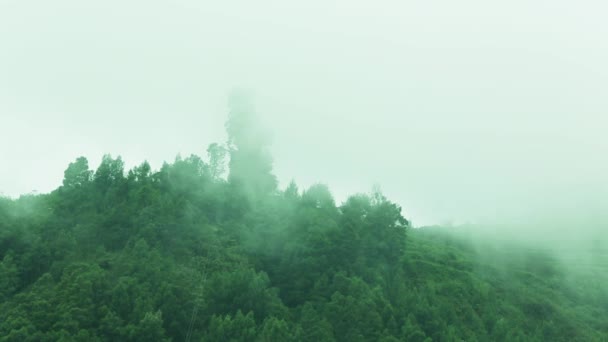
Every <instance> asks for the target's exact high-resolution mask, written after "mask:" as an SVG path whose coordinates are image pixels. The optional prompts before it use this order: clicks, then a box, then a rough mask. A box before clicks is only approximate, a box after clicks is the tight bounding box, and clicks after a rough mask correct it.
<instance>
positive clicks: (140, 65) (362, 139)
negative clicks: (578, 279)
mask: <svg viewBox="0 0 608 342" xmlns="http://www.w3.org/2000/svg"><path fill="white" fill-rule="evenodd" d="M607 11H608V5H606V4H605V2H603V1H585V0H582V1H560V0H555V1H521V0H516V1H502V2H493V1H482V0H475V1H466V0H465V1H453V0H442V1H378V0H369V1H353V0H349V1H345V0H344V1H342V0H340V1H325V0H323V1H322V0H307V1H298V2H291V1H226V0H223V1H200V0H198V1H194V0H192V1H185V0H182V1H114V0H111V1H109V0H105V1H76V0H74V1H67V0H56V1H32V0H0V163H1V167H0V193H4V194H5V195H10V196H16V195H18V194H21V193H28V192H30V191H32V190H37V191H40V192H47V191H50V190H52V189H54V188H55V187H57V186H59V185H60V184H61V180H62V178H63V171H64V170H65V168H66V167H67V165H68V164H69V162H70V161H72V160H74V159H75V158H76V157H78V156H80V155H84V156H86V157H87V158H89V161H90V162H91V166H92V167H97V164H98V163H99V161H100V160H101V156H102V155H103V154H104V153H111V154H113V155H122V157H123V158H124V159H125V161H126V163H127V166H129V167H131V166H134V165H136V164H139V163H140V162H142V161H143V160H145V159H147V160H149V161H150V162H151V164H152V166H153V167H155V168H158V167H159V166H160V165H161V163H162V161H164V160H168V161H172V160H173V159H174V157H175V156H176V154H177V153H181V154H182V155H189V154H190V153H196V154H199V155H204V154H205V149H206V147H207V145H208V144H209V143H211V142H216V141H223V140H224V139H225V132H224V126H223V124H224V120H225V119H226V109H227V106H226V99H227V95H228V93H229V91H230V89H232V88H233V87H235V86H239V87H247V88H249V89H253V90H254V91H255V97H256V101H257V107H258V111H259V115H260V118H261V120H263V122H264V123H265V124H266V125H268V127H269V128H270V129H271V130H272V131H273V133H274V146H273V154H274V157H275V171H276V174H277V175H278V177H279V179H280V181H281V184H282V185H285V184H286V183H288V182H289V180H291V179H292V178H293V179H295V180H296V182H297V183H298V184H300V185H301V186H302V187H306V186H309V185H311V184H313V183H315V182H323V183H326V184H328V185H329V186H330V188H331V189H332V191H333V192H334V194H335V195H336V197H337V199H338V200H342V199H344V196H345V195H346V194H351V193H355V192H364V191H368V190H370V189H371V188H372V185H373V184H374V183H378V184H380V185H381V187H382V189H383V191H384V192H385V194H386V195H387V196H388V197H389V198H391V199H392V200H395V201H397V202H398V203H400V204H401V205H402V206H403V208H404V213H405V215H406V216H407V217H410V218H413V221H414V224H426V223H436V222H437V223H441V222H445V221H450V220H454V221H456V222H462V221H468V220H472V221H477V220H496V219H504V218H510V219H517V217H523V216H525V215H530V214H534V213H554V212H555V213H561V214H564V213H568V212H573V211H577V210H581V208H585V210H590V211H596V212H601V211H602V210H604V209H606V210H607V211H608V199H607V198H608V197H607V196H608V180H607V179H608V137H607V133H606V132H607V131H608V63H607V61H608V38H607V37H608V21H607V20H606V13H607Z"/></svg>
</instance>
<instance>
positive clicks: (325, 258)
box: [0, 105, 608, 342]
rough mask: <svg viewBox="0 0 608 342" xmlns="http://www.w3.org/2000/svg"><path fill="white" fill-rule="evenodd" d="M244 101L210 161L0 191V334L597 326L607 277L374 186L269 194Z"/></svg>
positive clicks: (130, 335) (339, 335)
mask: <svg viewBox="0 0 608 342" xmlns="http://www.w3.org/2000/svg"><path fill="white" fill-rule="evenodd" d="M247 110H248V107H247V106H245V105H235V107H234V108H233V113H232V114H231V118H230V120H229V123H228V124H227V127H228V131H229V134H230V142H229V144H228V146H229V147H228V148H227V149H226V148H225V147H223V146H221V145H217V144H214V145H212V146H211V147H210V148H209V149H208V152H209V161H204V160H203V159H202V158H200V157H198V156H190V157H187V158H181V157H178V158H177V159H176V160H175V161H174V162H173V163H171V164H169V163H167V164H164V165H163V166H162V167H161V168H160V170H157V171H153V170H152V169H151V167H150V165H149V164H148V163H143V164H141V165H140V166H138V167H135V168H133V169H132V170H129V171H125V170H124V163H123V161H122V160H121V158H120V157H118V158H112V157H111V156H104V158H103V160H102V162H101V165H100V166H99V167H98V169H97V170H95V171H93V170H89V168H88V162H87V160H86V159H85V158H84V157H80V158H78V159H77V160H76V161H75V162H73V163H71V164H70V165H69V166H68V168H67V170H66V171H65V179H64V182H63V185H62V186H61V187H59V188H58V189H57V190H55V191H53V192H52V193H50V194H45V195H38V196H23V197H21V198H20V199H17V200H8V199H2V198H0V260H1V261H0V341H169V340H173V341H183V340H185V341H315V342H317V341H318V342H325V341H327V342H330V341H348V342H353V341H385V342H388V341H421V342H427V341H461V340H466V341H490V340H491V341H518V340H521V341H524V340H525V341H602V340H606V339H607V338H608V325H607V323H606V322H608V293H607V292H606V288H605V287H603V286H602V285H601V284H604V285H605V284H606V283H608V282H606V281H607V279H605V278H606V277H605V275H604V277H601V276H597V274H596V275H595V276H591V275H590V274H581V275H580V277H578V278H576V279H571V278H568V277H567V275H566V274H565V273H564V272H562V271H561V270H560V268H559V267H558V266H557V262H556V261H555V260H554V259H553V258H551V257H550V256H549V255H546V254H542V253H528V252H527V250H526V249H525V248H523V247H513V249H512V250H513V251H515V252H514V253H516V254H518V255H520V256H522V255H523V256H524V257H523V259H522V258H520V259H518V260H515V261H509V262H506V263H505V262H498V261H496V260H498V259H497V257H496V256H497V253H498V252H497V251H493V250H489V249H486V250H483V251H482V250H479V249H478V248H476V247H475V246H476V245H475V244H473V243H472V242H471V241H470V240H468V239H467V237H466V235H464V234H460V233H458V232H454V231H450V230H445V229H436V228H424V229H411V227H410V223H409V222H408V220H406V219H405V218H404V217H403V216H402V214H401V208H400V207H399V206H397V205H396V204H395V203H392V202H390V201H389V200H388V199H386V198H385V197H384V196H383V195H382V194H381V193H379V192H378V191H375V192H373V193H372V194H369V195H366V194H359V195H355V196H352V197H350V198H349V199H348V200H347V201H345V202H344V203H343V204H341V205H336V203H335V200H334V198H333V197H332V195H331V192H330V191H329V189H328V188H327V187H326V186H324V185H314V186H312V187H310V188H309V189H306V190H304V191H303V192H300V190H299V189H298V187H297V185H296V184H295V182H292V183H291V184H290V185H289V186H288V187H287V189H285V190H284V191H281V190H279V189H278V188H277V186H276V179H275V178H274V175H272V173H271V160H270V158H269V155H268V154H267V146H268V145H267V142H266V140H264V139H260V138H259V137H258V136H256V132H251V131H249V130H247V129H246V128H247V127H249V126H248V125H249V124H251V123H252V122H253V121H252V120H253V119H252V118H251V117H250V116H249V113H248V112H247ZM226 153H229V154H230V157H231V161H230V164H229V166H230V170H229V177H228V178H227V179H225V178H224V177H223V176H222V175H223V172H224V169H223V167H224V166H223V165H224V161H223V158H224V156H225V154H226ZM487 256H494V258H487ZM503 260H510V259H509V258H504V259H503Z"/></svg>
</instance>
